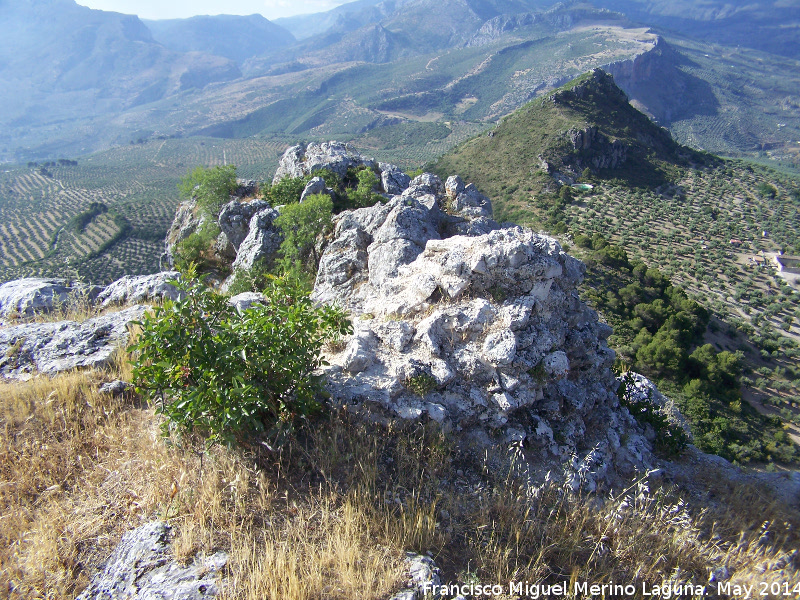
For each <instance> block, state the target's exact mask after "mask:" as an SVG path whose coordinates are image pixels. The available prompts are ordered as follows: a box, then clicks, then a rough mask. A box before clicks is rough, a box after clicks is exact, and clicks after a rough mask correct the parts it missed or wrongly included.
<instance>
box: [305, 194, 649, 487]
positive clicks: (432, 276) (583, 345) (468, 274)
mask: <svg viewBox="0 0 800 600" xmlns="http://www.w3.org/2000/svg"><path fill="white" fill-rule="evenodd" d="M429 183H430V182H429ZM449 187H450V188H451V190H457V189H459V188H460V186H459V185H458V182H453V180H451V181H450V186H449ZM464 187H465V189H466V186H464ZM437 193H438V192H437ZM460 193H462V194H463V193H464V192H463V191H462V192H460ZM387 208H388V209H389V210H388V211H387V210H381V211H378V210H374V211H373V212H371V213H370V214H369V215H367V214H364V213H361V214H358V215H356V214H354V213H356V212H358V211H354V213H353V214H349V215H345V216H341V217H340V220H339V222H338V223H337V226H336V229H335V239H334V241H333V242H332V244H331V245H330V246H329V247H328V249H327V250H326V252H325V256H323V261H322V262H323V265H328V266H325V267H323V268H321V269H320V274H319V276H318V280H317V285H316V286H315V291H314V297H315V298H316V299H321V298H325V300H326V301H329V302H341V303H343V304H345V305H346V306H347V307H348V308H349V309H350V310H351V311H352V312H353V314H356V315H360V314H363V315H365V316H366V315H369V318H368V319H362V320H360V322H359V326H358V327H359V331H358V332H357V333H356V334H354V337H353V338H352V339H351V341H350V342H349V343H348V344H347V347H346V349H345V351H344V352H338V353H330V354H329V355H327V356H326V359H327V360H328V361H329V362H330V363H331V366H330V367H328V368H327V374H328V381H329V388H330V392H331V396H332V397H335V398H336V400H337V402H344V403H348V404H353V405H358V406H365V407H366V406H369V407H370V408H369V410H370V411H374V410H376V407H378V408H379V409H380V410H382V411H385V413H386V414H387V415H391V416H394V417H396V418H402V419H418V418H421V417H422V416H424V415H427V416H428V417H429V418H431V419H433V420H435V421H437V422H440V423H441V424H442V426H443V427H453V426H457V427H458V428H460V431H461V433H462V435H465V436H467V438H465V439H469V440H471V441H470V442H469V444H471V446H470V447H476V446H474V444H485V445H488V446H493V445H496V444H498V443H501V444H504V443H519V441H520V440H526V443H531V444H532V445H533V446H539V447H541V449H542V450H543V452H540V453H538V454H537V455H536V456H537V457H538V458H536V459H535V460H533V459H532V462H531V463H530V465H529V466H530V468H531V469H533V468H534V466H533V465H534V463H536V461H539V462H540V463H541V469H542V470H543V471H541V472H546V470H552V469H554V468H555V466H556V464H562V466H563V469H564V474H563V480H564V482H565V483H566V484H567V485H569V486H577V487H578V488H582V489H585V490H594V489H598V488H599V487H601V486H602V485H604V483H603V482H605V481H607V480H608V478H609V477H612V476H617V475H619V474H625V476H629V475H632V474H634V473H635V472H636V471H637V470H641V469H644V468H646V467H647V465H648V464H649V462H648V461H650V450H649V443H648V442H647V440H645V439H644V437H643V435H641V433H640V430H639V429H638V425H637V424H636V422H635V420H634V419H633V418H632V417H631V415H630V414H628V413H626V412H622V411H620V410H619V403H618V400H617V398H616V395H615V393H614V390H615V389H616V383H615V380H614V376H613V373H612V372H611V370H610V368H609V367H610V364H611V362H612V361H613V356H614V355H613V352H612V351H611V350H610V349H609V348H608V346H607V345H606V342H605V338H606V337H607V336H608V334H609V331H608V327H607V326H606V325H604V324H602V323H600V322H599V321H598V320H597V314H596V313H595V312H594V311H591V310H589V309H587V308H586V307H585V305H583V304H582V303H581V301H580V299H579V298H578V295H577V291H576V287H577V285H578V284H579V283H580V281H581V279H582V273H583V265H582V264H581V263H579V262H578V261H576V260H575V259H573V258H572V257H570V256H568V255H567V254H566V253H564V252H563V251H562V250H561V248H560V246H559V245H558V243H557V242H556V241H555V240H553V239H552V238H548V237H545V236H540V235H537V234H535V233H533V232H531V231H529V230H526V229H523V228H519V227H510V228H504V229H498V230H493V231H491V232H489V233H487V234H484V235H480V236H475V237H467V236H453V237H447V238H444V239H440V238H439V236H438V232H436V231H434V225H435V224H436V223H438V224H439V225H441V224H442V222H443V221H442V217H441V213H440V212H439V211H438V208H434V209H428V208H427V207H426V206H424V205H423V204H422V203H421V202H420V201H418V200H417V199H416V198H414V197H412V196H410V195H406V194H404V195H402V196H400V197H395V198H394V199H393V200H392V201H391V202H390V203H389V204H388V205H387ZM367 216H369V218H367ZM381 218H382V219H383V222H380V219H381ZM367 229H368V230H369V232H368V231H367ZM426 238H427V240H426ZM370 239H372V242H371V243H369V240H370ZM367 244H368V245H367ZM365 245H366V249H367V252H366V257H365V255H364V254H365V253H364V248H365ZM421 245H423V246H422V248H423V249H422V250H421V251H420V249H419V248H420V246H421ZM348 253H349V254H348ZM348 255H350V256H356V255H357V256H358V259H357V260H351V261H348V262H347V264H349V265H350V270H349V271H348V272H347V273H346V274H342V273H341V271H339V273H340V274H341V275H342V276H341V277H338V278H337V277H336V275H337V273H336V272H333V271H330V270H328V268H329V267H333V266H337V265H342V264H343V263H342V262H340V261H339V259H338V258H337V257H342V256H348ZM365 258H366V264H365V262H364V260H365ZM377 260H380V261H381V263H380V264H378V265H377V266H376V265H375V264H374V261H377ZM365 271H366V272H365ZM332 282H336V284H335V285H332ZM398 317H402V319H401V320H400V319H398ZM400 323H402V325H400ZM367 331H369V332H370V333H371V334H372V335H367ZM412 332H413V334H412ZM540 366H541V368H540ZM426 381H430V387H428V386H427V384H426V386H425V387H426V388H427V389H426V391H425V393H424V396H422V397H421V396H420V395H419V392H420V388H419V386H418V385H414V386H410V387H409V386H408V385H407V382H417V383H422V382H426ZM423 389H424V388H423ZM525 411H527V412H525ZM371 414H372V412H371ZM531 418H534V421H531V420H530V419H531ZM531 423H534V425H533V429H532V428H531ZM487 428H490V429H491V430H492V431H495V433H494V434H492V435H495V436H496V438H492V437H491V436H490V435H488V434H487ZM554 431H557V432H558V435H557V436H556V435H554ZM542 432H550V434H549V435H545V434H543V433H542ZM608 432H612V433H610V434H609V433H608ZM556 438H557V439H559V443H558V444H556V443H555V442H554V441H553V440H554V439H556ZM493 439H494V441H492V440H493ZM623 439H624V440H625V442H624V443H623V442H622V441H621V440H623ZM478 440H480V441H478ZM580 449H583V450H580ZM587 449H588V450H587ZM592 449H596V451H594V450H592ZM573 453H574V454H575V455H576V461H575V462H574V464H573V463H572V462H569V461H568V462H567V463H564V460H565V459H566V458H567V457H569V456H570V455H571V454H573ZM610 465H613V468H612V467H611V466H610ZM556 470H558V469H556Z"/></svg>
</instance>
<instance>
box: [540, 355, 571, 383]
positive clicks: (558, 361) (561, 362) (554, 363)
mask: <svg viewBox="0 0 800 600" xmlns="http://www.w3.org/2000/svg"><path fill="white" fill-rule="evenodd" d="M542 364H543V365H544V370H545V372H546V373H547V374H548V375H550V376H551V377H564V376H565V375H566V374H567V373H569V358H567V354H566V353H565V352H563V351H562V350H558V351H557V352H551V353H550V354H548V355H547V356H545V357H544V359H543V360H542Z"/></svg>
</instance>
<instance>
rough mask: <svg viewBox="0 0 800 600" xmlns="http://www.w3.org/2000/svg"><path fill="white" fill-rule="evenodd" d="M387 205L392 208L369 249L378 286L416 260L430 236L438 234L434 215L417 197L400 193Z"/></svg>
mask: <svg viewBox="0 0 800 600" xmlns="http://www.w3.org/2000/svg"><path fill="white" fill-rule="evenodd" d="M387 206H388V207H389V208H390V212H389V214H388V215H386V219H385V221H384V222H383V224H382V225H381V226H380V228H379V229H378V230H377V231H376V232H375V235H374V238H373V242H372V244H371V245H370V246H369V248H368V249H367V252H368V254H369V265H368V268H369V277H370V282H371V283H372V284H373V285H378V286H380V285H381V283H382V282H383V281H384V280H385V279H386V278H387V277H392V276H394V275H396V274H397V269H398V267H399V266H400V265H405V264H408V263H410V262H411V261H413V260H414V259H415V258H416V257H417V256H418V255H419V254H420V253H421V252H422V250H423V249H424V248H425V243H426V242H427V241H428V240H431V239H438V238H439V233H438V231H437V226H436V221H435V219H434V218H433V215H432V214H431V212H430V211H429V210H428V209H427V208H426V207H425V206H423V205H422V204H420V203H419V202H418V201H416V200H415V199H413V198H407V197H403V196H399V197H395V199H394V200H392V202H390V203H389V204H388V205H387Z"/></svg>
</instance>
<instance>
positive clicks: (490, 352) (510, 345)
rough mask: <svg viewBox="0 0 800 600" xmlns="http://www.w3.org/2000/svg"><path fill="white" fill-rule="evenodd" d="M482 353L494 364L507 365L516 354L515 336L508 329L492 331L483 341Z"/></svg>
mask: <svg viewBox="0 0 800 600" xmlns="http://www.w3.org/2000/svg"><path fill="white" fill-rule="evenodd" d="M483 355H484V356H485V357H486V359H487V360H488V361H490V362H491V363H493V364H496V365H507V364H509V363H510V362H511V361H512V360H514V357H515V356H516V355H517V338H516V337H515V336H514V333H513V332H511V331H509V330H504V331H498V332H497V333H492V334H491V335H489V336H488V337H487V338H486V341H485V342H484V343H483Z"/></svg>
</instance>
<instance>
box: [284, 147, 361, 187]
mask: <svg viewBox="0 0 800 600" xmlns="http://www.w3.org/2000/svg"><path fill="white" fill-rule="evenodd" d="M362 166H364V167H367V168H369V169H372V168H373V167H374V166H375V161H374V160H373V159H371V158H366V157H364V156H361V155H360V154H358V153H357V152H355V151H354V150H352V149H351V148H349V147H348V146H347V145H346V144H342V143H340V142H322V143H319V144H318V143H311V144H308V145H307V146H305V147H303V146H292V147H291V148H288V149H287V150H286V152H284V153H283V156H282V157H281V159H280V162H279V163H278V169H277V170H276V171H275V176H274V177H273V178H272V183H273V184H275V183H278V182H279V181H280V180H281V179H283V178H284V177H304V176H305V175H309V174H311V173H313V172H314V171H320V170H322V169H327V170H329V171H332V172H333V173H336V174H337V175H338V176H339V177H344V176H345V175H346V174H347V169H348V168H350V167H354V168H358V167H362Z"/></svg>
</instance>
